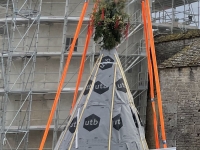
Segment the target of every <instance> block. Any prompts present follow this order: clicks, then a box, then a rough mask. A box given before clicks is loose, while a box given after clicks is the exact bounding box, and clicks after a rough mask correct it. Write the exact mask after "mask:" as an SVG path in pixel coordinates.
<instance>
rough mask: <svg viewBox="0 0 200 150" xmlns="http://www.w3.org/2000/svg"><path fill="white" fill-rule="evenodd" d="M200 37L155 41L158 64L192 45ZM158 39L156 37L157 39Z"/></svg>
mask: <svg viewBox="0 0 200 150" xmlns="http://www.w3.org/2000/svg"><path fill="white" fill-rule="evenodd" d="M199 39H200V38H199V37H197V38H192V39H182V40H176V41H165V42H155V47H156V55H157V62H158V64H160V63H162V62H163V61H165V60H167V59H169V58H171V57H172V56H173V55H175V54H176V53H178V52H180V51H181V50H182V49H184V48H185V47H186V46H189V45H191V44H192V43H194V42H195V41H197V40H199ZM155 40H156V39H155Z"/></svg>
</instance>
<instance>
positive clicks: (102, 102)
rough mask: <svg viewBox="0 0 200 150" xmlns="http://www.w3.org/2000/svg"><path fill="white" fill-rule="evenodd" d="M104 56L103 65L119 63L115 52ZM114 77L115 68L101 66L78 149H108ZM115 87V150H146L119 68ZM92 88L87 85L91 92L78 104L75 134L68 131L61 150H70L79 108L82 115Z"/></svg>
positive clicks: (79, 133)
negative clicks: (106, 62) (108, 62)
mask: <svg viewBox="0 0 200 150" xmlns="http://www.w3.org/2000/svg"><path fill="white" fill-rule="evenodd" d="M101 53H103V59H102V62H105V61H114V63H115V62H116V59H115V56H114V54H117V52H116V50H115V49H113V50H111V51H106V50H104V51H102V52H101ZM117 57H118V56H117ZM95 67H96V66H95ZM93 78H94V75H93V76H92V77H91V80H93ZM113 78H114V65H113V64H101V65H100V68H99V69H98V73H97V78H96V81H95V85H94V89H93V91H92V93H91V96H90V98H89V101H88V104H87V107H86V109H85V111H84V113H83V116H82V118H81V121H80V125H79V128H78V134H77V135H78V148H77V149H78V150H106V149H108V137H109V122H110V108H111V100H112V90H113ZM91 83H92V82H91V81H90V82H89V84H91ZM87 84H88V83H87ZM115 85H116V88H115V94H114V109H113V117H112V140H111V150H143V148H142V143H141V138H140V135H141V133H139V129H138V128H137V127H136V124H135V121H134V119H133V114H132V112H133V113H134V115H135V116H136V122H137V123H138V125H139V128H143V127H142V126H141V125H140V122H139V119H138V115H137V112H136V110H132V112H131V108H130V105H129V101H128V94H127V90H129V89H126V88H125V84H124V81H123V79H122V75H121V73H120V70H119V67H118V66H117V73H116V83H115ZM89 87H90V86H87V89H84V91H85V92H84V93H85V95H83V96H82V98H81V101H80V103H79V104H77V105H78V106H77V109H76V111H75V114H74V116H72V117H73V118H75V119H74V121H72V123H71V126H70V127H69V129H70V131H71V132H70V131H69V129H68V131H67V132H66V134H65V135H64V138H63V140H62V142H61V145H60V147H59V150H68V147H69V144H70V142H71V138H72V135H73V133H72V132H74V130H75V127H76V122H77V119H76V117H77V112H78V109H79V110H80V113H81V111H82V108H83V105H84V103H85V100H86V97H87V95H88V92H89ZM142 131H143V129H142ZM143 134H144V133H143ZM143 136H144V135H143ZM75 141H76V139H75V140H74V141H73V146H72V150H75V149H76V148H75ZM77 149H76V150H77Z"/></svg>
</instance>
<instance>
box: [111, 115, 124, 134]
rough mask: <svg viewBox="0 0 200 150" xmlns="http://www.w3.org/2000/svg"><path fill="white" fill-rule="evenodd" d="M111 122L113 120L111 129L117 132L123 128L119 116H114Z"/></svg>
mask: <svg viewBox="0 0 200 150" xmlns="http://www.w3.org/2000/svg"><path fill="white" fill-rule="evenodd" d="M112 120H113V128H115V129H116V130H119V129H120V128H121V127H122V126H123V123H122V118H121V115H120V114H118V115H117V116H115V117H114V118H113V119H112Z"/></svg>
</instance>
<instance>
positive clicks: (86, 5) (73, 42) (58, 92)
mask: <svg viewBox="0 0 200 150" xmlns="http://www.w3.org/2000/svg"><path fill="white" fill-rule="evenodd" d="M88 4H89V0H88V1H85V3H84V5H83V9H82V13H81V16H80V20H79V22H78V25H77V28H76V32H75V35H74V38H73V41H72V44H71V47H70V50H69V55H68V57H67V61H66V64H65V67H64V70H63V73H62V76H61V80H60V82H59V86H58V89H57V93H56V97H55V99H54V103H53V105H52V108H51V112H50V115H49V119H48V122H47V125H46V129H45V132H44V135H43V138H42V141H41V144H40V148H39V150H42V149H43V147H44V144H45V142H46V138H47V135H48V132H49V128H50V125H51V122H52V119H53V116H54V113H55V110H56V107H57V103H58V100H59V97H60V93H61V91H62V87H63V84H64V81H65V77H66V74H67V71H68V68H69V64H70V61H71V58H72V53H73V51H74V47H75V44H76V40H77V38H78V35H79V32H80V29H81V26H82V23H83V19H84V16H85V13H86V10H87V7H88Z"/></svg>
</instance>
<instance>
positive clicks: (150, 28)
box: [146, 0, 167, 148]
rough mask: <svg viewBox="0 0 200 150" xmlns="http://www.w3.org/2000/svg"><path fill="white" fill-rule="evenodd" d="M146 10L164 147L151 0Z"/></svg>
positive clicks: (165, 144) (163, 125) (163, 139)
mask: <svg viewBox="0 0 200 150" xmlns="http://www.w3.org/2000/svg"><path fill="white" fill-rule="evenodd" d="M146 10H147V13H146V14H147V19H148V31H149V36H150V44H151V55H152V61H153V68H154V69H153V70H154V76H155V84H156V92H157V99H158V111H159V116H160V125H161V134H162V142H163V147H164V148H167V142H166V135H165V123H164V117H163V109H162V99H161V92H160V82H159V76H158V67H157V60H156V53H155V45H154V37H153V31H152V30H153V29H152V22H151V11H150V6H149V0H146Z"/></svg>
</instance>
